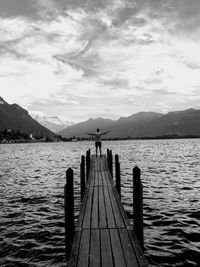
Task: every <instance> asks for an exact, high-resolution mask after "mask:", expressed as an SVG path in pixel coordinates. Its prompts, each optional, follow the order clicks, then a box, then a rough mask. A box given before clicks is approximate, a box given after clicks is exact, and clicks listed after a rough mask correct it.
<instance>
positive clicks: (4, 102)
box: [0, 96, 8, 105]
mask: <svg viewBox="0 0 200 267" xmlns="http://www.w3.org/2000/svg"><path fill="white" fill-rule="evenodd" d="M0 105H8V103H7V102H6V101H5V100H4V99H3V98H2V97H1V96H0Z"/></svg>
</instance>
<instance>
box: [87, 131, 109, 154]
mask: <svg viewBox="0 0 200 267" xmlns="http://www.w3.org/2000/svg"><path fill="white" fill-rule="evenodd" d="M109 132H110V131H108V132H104V133H101V132H100V130H99V128H97V131H96V133H87V134H88V135H92V136H94V138H95V148H96V156H97V154H98V148H99V152H100V156H102V154H101V137H102V135H104V134H107V133H109Z"/></svg>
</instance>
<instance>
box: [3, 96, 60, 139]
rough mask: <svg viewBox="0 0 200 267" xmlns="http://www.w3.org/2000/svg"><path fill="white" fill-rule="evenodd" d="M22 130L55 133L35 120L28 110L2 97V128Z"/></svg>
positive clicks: (32, 132) (35, 133)
mask: <svg viewBox="0 0 200 267" xmlns="http://www.w3.org/2000/svg"><path fill="white" fill-rule="evenodd" d="M4 129H13V130H20V132H24V133H27V134H33V135H38V136H46V137H51V136H54V135H55V134H54V133H52V132H51V131H50V130H48V129H46V128H45V127H44V126H42V125H40V124H39V123H38V122H37V121H36V120H34V119H33V118H32V117H31V116H30V115H29V113H28V111H27V110H25V109H23V108H22V107H20V106H19V105H17V104H12V105H10V104H8V103H7V102H6V101H5V100H4V99H3V98H2V97H0V130H4Z"/></svg>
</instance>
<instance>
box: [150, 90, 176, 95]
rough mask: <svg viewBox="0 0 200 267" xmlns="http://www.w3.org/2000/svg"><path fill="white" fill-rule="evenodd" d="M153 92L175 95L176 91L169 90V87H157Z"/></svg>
mask: <svg viewBox="0 0 200 267" xmlns="http://www.w3.org/2000/svg"><path fill="white" fill-rule="evenodd" d="M153 92H154V93H155V94H157V95H174V94H176V93H175V92H171V91H168V90H167V89H156V90H153Z"/></svg>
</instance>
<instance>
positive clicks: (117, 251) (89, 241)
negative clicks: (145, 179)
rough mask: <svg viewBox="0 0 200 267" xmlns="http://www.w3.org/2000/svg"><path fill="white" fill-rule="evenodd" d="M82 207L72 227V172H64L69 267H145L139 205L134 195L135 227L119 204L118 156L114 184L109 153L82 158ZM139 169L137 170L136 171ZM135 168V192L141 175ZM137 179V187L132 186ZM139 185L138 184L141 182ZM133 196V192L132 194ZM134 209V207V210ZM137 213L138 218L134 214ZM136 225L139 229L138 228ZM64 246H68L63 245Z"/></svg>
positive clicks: (88, 155) (69, 170) (110, 152)
mask: <svg viewBox="0 0 200 267" xmlns="http://www.w3.org/2000/svg"><path fill="white" fill-rule="evenodd" d="M80 169H81V171H80V175H81V180H80V184H81V201H82V202H81V208H80V214H79V217H78V220H77V223H76V226H74V211H72V210H73V209H74V200H72V198H73V194H72V190H73V186H72V185H73V170H72V169H68V170H67V175H66V176H67V181H66V185H65V219H66V221H65V225H66V242H70V240H68V238H71V236H73V243H72V246H71V252H70V256H69V257H68V258H67V266H69V267H84V266H87V267H92V266H94V267H129V266H130V267H140V266H147V265H148V264H147V262H146V260H145V257H144V254H143V237H141V234H143V231H141V228H140V227H141V226H143V224H141V220H140V221H139V222H137V219H136V218H135V216H141V214H139V212H138V207H139V209H141V207H142V205H141V204H140V203H139V202H138V201H139V199H141V197H142V195H141V194H140V195H139V198H137V199H135V196H134V202H135V201H136V203H134V221H135V222H134V228H133V227H132V226H131V225H130V222H129V220H128V217H127V215H126V212H125V211H124V208H123V205H122V203H121V199H120V196H121V180H120V163H119V156H118V155H116V156H115V178H116V179H115V184H114V181H113V160H112V151H111V150H107V157H106V155H103V156H102V157H100V156H97V157H96V156H95V155H90V151H87V152H86V159H85V157H84V156H82V157H81V164H80ZM138 169H139V168H138ZM138 169H137V168H135V169H134V171H133V173H134V188H135V189H134V190H138V187H137V186H138V177H140V172H139V171H138ZM135 180H136V185H135ZM140 183H141V181H140ZM134 195H135V191H134ZM136 206H137V207H136ZM137 214H139V215H137ZM138 225H139V226H138ZM138 229H139V230H138ZM66 247H67V246H66Z"/></svg>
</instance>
